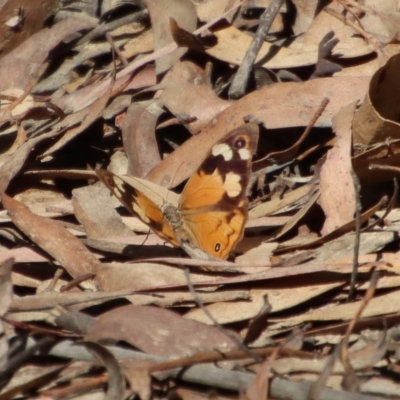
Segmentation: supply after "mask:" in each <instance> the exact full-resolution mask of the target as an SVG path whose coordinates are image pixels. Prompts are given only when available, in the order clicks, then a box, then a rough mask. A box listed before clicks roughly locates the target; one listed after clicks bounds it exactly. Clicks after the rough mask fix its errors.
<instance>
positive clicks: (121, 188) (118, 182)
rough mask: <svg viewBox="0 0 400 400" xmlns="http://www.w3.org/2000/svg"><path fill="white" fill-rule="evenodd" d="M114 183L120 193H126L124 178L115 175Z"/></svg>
mask: <svg viewBox="0 0 400 400" xmlns="http://www.w3.org/2000/svg"><path fill="white" fill-rule="evenodd" d="M114 183H115V186H116V187H117V189H118V191H119V192H120V193H125V188H124V181H123V180H122V179H120V178H118V177H117V176H115V177H114Z"/></svg>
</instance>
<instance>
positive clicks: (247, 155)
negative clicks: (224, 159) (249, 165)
mask: <svg viewBox="0 0 400 400" xmlns="http://www.w3.org/2000/svg"><path fill="white" fill-rule="evenodd" d="M238 152H239V156H240V158H241V159H242V160H249V159H250V158H251V154H250V151H249V150H248V149H240V150H239V151H238Z"/></svg>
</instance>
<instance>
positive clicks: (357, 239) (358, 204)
mask: <svg viewBox="0 0 400 400" xmlns="http://www.w3.org/2000/svg"><path fill="white" fill-rule="evenodd" d="M351 176H352V177H353V182H354V190H355V198H356V210H355V214H356V230H355V237H354V253H353V271H352V273H351V280H350V292H349V297H348V299H347V300H348V301H353V300H354V296H355V286H356V280H357V271H358V256H359V253H360V235H361V209H362V207H361V199H360V189H361V185H360V180H359V179H358V176H357V175H356V173H355V172H354V170H353V169H351Z"/></svg>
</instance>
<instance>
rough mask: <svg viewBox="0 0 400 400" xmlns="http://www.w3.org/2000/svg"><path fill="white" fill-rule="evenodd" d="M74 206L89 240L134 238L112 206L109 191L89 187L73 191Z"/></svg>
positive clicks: (102, 188) (100, 187)
mask: <svg viewBox="0 0 400 400" xmlns="http://www.w3.org/2000/svg"><path fill="white" fill-rule="evenodd" d="M72 206H73V207H74V213H75V216H76V218H77V220H78V221H79V222H80V223H81V224H82V225H83V227H84V228H85V232H86V236H87V237H88V238H94V239H96V238H102V237H119V236H133V235H134V233H133V232H132V231H131V230H130V229H129V228H128V227H127V226H126V225H125V224H124V223H123V222H122V220H121V218H120V216H119V215H118V214H117V212H116V211H115V210H114V208H113V207H112V206H111V197H110V192H109V190H108V189H106V188H105V187H102V186H98V187H95V186H87V187H83V188H79V189H74V190H73V191H72Z"/></svg>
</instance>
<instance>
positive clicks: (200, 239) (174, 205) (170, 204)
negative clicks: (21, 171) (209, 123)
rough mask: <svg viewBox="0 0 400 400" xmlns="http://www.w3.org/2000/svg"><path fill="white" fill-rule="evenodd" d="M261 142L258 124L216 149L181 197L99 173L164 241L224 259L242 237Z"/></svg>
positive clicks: (192, 252) (205, 256)
mask: <svg viewBox="0 0 400 400" xmlns="http://www.w3.org/2000/svg"><path fill="white" fill-rule="evenodd" d="M257 141H258V126H257V125H256V124H247V125H244V127H241V128H238V129H236V130H234V131H232V132H230V133H229V134H227V136H226V137H225V138H224V140H222V141H221V142H218V143H217V144H215V145H214V146H213V147H212V149H211V152H210V153H209V154H208V155H207V156H206V157H205V159H204V160H203V162H202V163H201V165H200V167H199V169H198V170H197V172H196V173H195V174H194V175H193V176H192V177H191V178H189V180H188V182H187V184H186V186H185V188H184V189H183V191H182V194H181V195H180V196H179V197H177V195H176V194H175V193H173V192H170V191H168V190H166V189H165V188H161V187H159V186H158V185H155V184H151V183H149V182H147V181H143V180H142V179H139V178H132V177H126V176H118V175H114V174H112V173H110V172H108V171H104V170H98V171H96V172H97V175H98V176H99V178H100V180H102V181H103V182H104V183H105V184H106V185H107V186H108V187H109V188H110V190H111V191H112V192H113V193H114V194H115V195H116V197H117V198H118V199H119V200H120V201H121V203H122V204H124V205H125V206H126V207H127V208H128V209H129V210H130V211H131V212H133V213H134V214H136V215H138V217H139V218H140V219H141V220H142V221H143V222H145V223H146V224H147V225H149V226H150V228H152V229H153V230H154V231H155V232H156V233H157V234H158V235H159V236H160V237H161V238H163V239H166V240H167V241H169V242H170V243H171V244H173V245H174V246H180V247H182V248H183V249H184V250H185V251H186V252H187V253H188V254H189V255H190V256H191V257H193V258H200V259H225V258H227V257H228V255H229V253H230V251H231V250H232V249H233V248H234V247H235V245H236V244H237V242H238V241H239V240H241V239H242V237H243V230H244V225H245V223H246V220H247V207H248V200H247V196H246V192H247V187H248V184H249V180H250V173H251V158H252V156H253V154H254V153H255V151H256V147H257ZM146 182H147V183H146Z"/></svg>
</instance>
